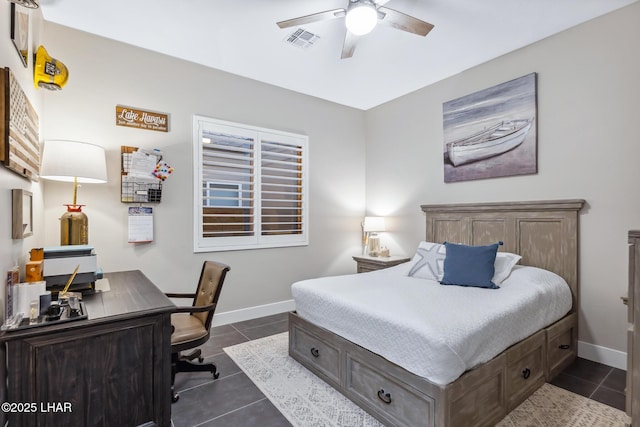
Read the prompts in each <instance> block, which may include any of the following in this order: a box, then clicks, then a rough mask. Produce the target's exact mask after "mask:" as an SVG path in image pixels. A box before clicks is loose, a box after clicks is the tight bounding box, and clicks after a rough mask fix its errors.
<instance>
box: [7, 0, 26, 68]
mask: <svg viewBox="0 0 640 427" xmlns="http://www.w3.org/2000/svg"><path fill="white" fill-rule="evenodd" d="M20 9H21V8H19V7H16V4H15V3H11V41H12V42H13V45H14V46H15V47H16V50H17V51H18V55H20V59H21V60H22V65H24V66H25V68H26V67H27V66H28V61H29V14H28V13H26V12H24V11H22V10H20Z"/></svg>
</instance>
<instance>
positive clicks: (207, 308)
mask: <svg viewBox="0 0 640 427" xmlns="http://www.w3.org/2000/svg"><path fill="white" fill-rule="evenodd" d="M215 307H216V304H207V305H200V306H195V307H194V306H188V307H176V308H175V309H174V310H173V312H174V313H202V312H204V311H211V310H213V309H214V308H215Z"/></svg>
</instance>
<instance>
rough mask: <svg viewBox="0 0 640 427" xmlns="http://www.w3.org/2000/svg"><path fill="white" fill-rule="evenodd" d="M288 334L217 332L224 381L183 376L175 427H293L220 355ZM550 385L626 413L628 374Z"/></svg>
mask: <svg viewBox="0 0 640 427" xmlns="http://www.w3.org/2000/svg"><path fill="white" fill-rule="evenodd" d="M286 331H287V313H282V314H276V315H273V316H266V317H262V318H259V319H254V320H248V321H245V322H239V323H232V324H230V325H224V326H219V327H216V328H213V330H212V333H211V336H212V338H211V340H209V342H208V343H207V344H205V345H204V346H202V347H201V349H202V353H203V356H204V357H205V361H206V362H208V361H211V360H213V361H215V363H216V365H217V366H218V370H219V371H220V377H219V378H218V379H217V380H215V381H214V380H213V377H212V375H211V374H210V373H207V372H202V373H200V372H198V373H181V374H178V375H177V376H176V383H175V389H176V391H178V393H179V394H180V399H179V400H178V402H176V403H174V404H173V405H172V407H171V410H172V412H171V418H172V422H173V426H174V427H196V426H197V427H245V426H247V427H249V426H256V425H259V426H260V427H283V426H291V424H290V423H289V422H288V421H287V420H286V418H285V417H284V416H283V415H282V414H281V413H280V412H279V411H278V410H277V409H276V407H275V406H273V404H272V403H271V402H270V401H269V399H267V398H266V397H265V396H264V394H262V392H261V391H260V390H259V389H258V388H257V387H256V386H255V385H254V384H253V382H251V380H250V379H249V378H248V377H247V376H246V375H245V374H244V373H243V372H242V371H241V370H240V368H238V366H237V365H236V364H235V363H234V362H233V361H232V360H231V358H229V356H227V355H226V353H225V352H224V351H223V350H222V349H223V348H224V347H228V346H232V345H235V344H240V343H242V342H246V341H249V340H253V339H257V338H262V337H265V336H268V335H273V334H278V333H281V332H286ZM552 384H554V385H556V386H558V387H562V388H564V389H567V390H569V391H572V392H574V393H576V394H580V395H582V396H586V397H588V398H591V399H593V400H597V401H599V402H602V403H605V404H607V405H610V406H613V407H615V408H618V409H621V410H624V388H625V371H623V370H621V369H616V368H611V367H609V366H606V365H602V364H600V363H596V362H592V361H589V360H586V359H580V358H579V359H577V360H576V362H575V363H574V364H573V365H571V366H570V367H568V368H567V369H565V370H564V371H563V372H562V373H561V374H560V375H559V376H558V377H557V378H556V379H555V380H554V381H553V382H552Z"/></svg>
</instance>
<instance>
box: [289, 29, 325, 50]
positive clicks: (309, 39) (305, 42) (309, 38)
mask: <svg viewBox="0 0 640 427" xmlns="http://www.w3.org/2000/svg"><path fill="white" fill-rule="evenodd" d="M319 39H320V36H318V35H317V34H313V33H311V32H309V31H307V30H305V29H304V28H298V29H297V30H295V31H294V32H293V33H291V34H290V35H289V37H287V38H286V40H285V42H287V43H289V44H292V45H294V46H297V47H299V48H301V49H307V48H308V47H311V46H313V44H315V42H317V41H318V40H319Z"/></svg>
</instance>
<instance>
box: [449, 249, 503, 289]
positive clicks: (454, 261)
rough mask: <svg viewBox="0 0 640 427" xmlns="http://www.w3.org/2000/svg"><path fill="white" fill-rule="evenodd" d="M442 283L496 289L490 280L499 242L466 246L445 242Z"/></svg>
mask: <svg viewBox="0 0 640 427" xmlns="http://www.w3.org/2000/svg"><path fill="white" fill-rule="evenodd" d="M445 246H446V248H447V256H446V257H445V259H444V276H443V277H442V280H441V281H440V283H441V284H442V285H459V286H475V287H478V288H489V289H497V288H498V286H496V284H495V283H493V282H492V281H491V279H492V278H493V274H494V273H495V267H494V263H495V261H496V253H497V252H498V246H499V243H495V244H493V245H486V246H468V245H458V244H455V243H446V242H445Z"/></svg>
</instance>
